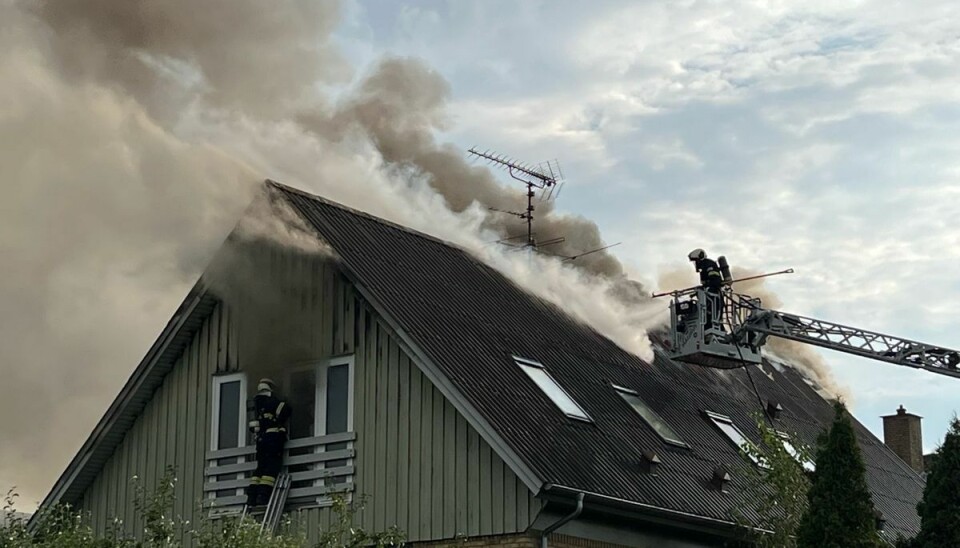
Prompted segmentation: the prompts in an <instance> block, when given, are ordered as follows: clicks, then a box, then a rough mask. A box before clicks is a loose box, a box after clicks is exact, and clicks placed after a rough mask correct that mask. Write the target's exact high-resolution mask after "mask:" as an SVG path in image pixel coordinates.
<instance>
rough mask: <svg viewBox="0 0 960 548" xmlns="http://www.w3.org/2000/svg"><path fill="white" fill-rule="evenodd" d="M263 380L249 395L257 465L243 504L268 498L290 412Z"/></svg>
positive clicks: (277, 473)
mask: <svg viewBox="0 0 960 548" xmlns="http://www.w3.org/2000/svg"><path fill="white" fill-rule="evenodd" d="M265 381H266V380H264V381H260V392H259V393H258V394H257V395H256V396H254V397H253V412H254V420H253V421H251V423H250V427H251V430H253V431H254V434H255V435H256V440H257V468H256V470H254V471H253V476H251V477H250V489H249V490H248V492H247V504H249V505H251V506H260V505H264V504H266V503H267V501H269V500H270V494H271V493H272V492H273V485H274V483H276V481H277V476H278V475H279V474H280V468H281V467H282V466H283V445H284V443H285V442H286V441H287V427H286V425H287V420H288V419H289V418H290V414H291V412H292V409H291V408H290V404H288V403H287V402H285V401H283V400H281V399H280V398H278V397H276V396H275V395H274V393H273V389H272V383H271V382H269V381H266V382H265ZM264 385H268V386H267V387H265V386H264ZM264 388H268V389H267V390H264Z"/></svg>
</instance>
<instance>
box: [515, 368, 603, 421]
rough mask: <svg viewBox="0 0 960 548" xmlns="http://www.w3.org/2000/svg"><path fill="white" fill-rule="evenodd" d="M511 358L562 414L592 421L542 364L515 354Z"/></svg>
mask: <svg viewBox="0 0 960 548" xmlns="http://www.w3.org/2000/svg"><path fill="white" fill-rule="evenodd" d="M513 360H514V361H515V362H516V363H517V365H519V366H520V369H523V372H524V373H526V374H527V376H528V377H530V379H531V380H533V382H535V383H536V384H537V386H539V387H540V390H543V393H544V394H546V395H547V397H548V398H550V400H551V401H552V402H553V403H554V404H556V406H557V407H559V408H560V410H561V411H563V412H564V414H566V415H567V416H568V417H570V418H573V419H578V420H582V421H588V422H592V420H591V419H590V416H589V415H587V413H586V411H584V410H583V408H582V407H580V406H579V405H578V404H577V402H575V401H573V398H571V397H570V395H569V394H567V392H566V391H565V390H564V389H563V388H561V386H560V385H559V384H557V381H555V380H553V377H551V376H550V373H548V372H547V370H546V369H544V368H543V365H542V364H540V363H537V362H535V361H532V360H527V359H524V358H518V357H516V356H514V358H513Z"/></svg>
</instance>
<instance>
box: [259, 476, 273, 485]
mask: <svg viewBox="0 0 960 548" xmlns="http://www.w3.org/2000/svg"><path fill="white" fill-rule="evenodd" d="M276 481H277V479H276V478H274V477H273V476H263V477H261V478H260V485H273V484H274V483H276Z"/></svg>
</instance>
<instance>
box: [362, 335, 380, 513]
mask: <svg viewBox="0 0 960 548" xmlns="http://www.w3.org/2000/svg"><path fill="white" fill-rule="evenodd" d="M365 332H366V333H365V337H366V345H365V348H364V367H365V368H366V372H365V374H364V379H365V381H364V387H363V390H364V398H365V400H366V401H365V402H364V405H365V407H366V409H365V410H364V417H365V419H364V420H365V422H364V428H365V430H364V431H363V432H362V433H361V434H362V435H363V439H364V440H365V443H364V448H365V449H364V454H363V455H362V458H363V463H364V468H365V470H364V471H363V477H364V483H363V488H364V493H375V492H376V491H377V488H378V485H377V460H378V459H377V449H378V444H377V433H378V430H377V321H376V318H373V317H371V318H370V323H369V325H368V326H367V327H366V329H365ZM363 526H364V527H366V528H368V529H369V528H373V527H374V512H373V508H372V507H370V508H369V509H368V510H367V511H365V512H363Z"/></svg>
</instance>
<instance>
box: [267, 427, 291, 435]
mask: <svg viewBox="0 0 960 548" xmlns="http://www.w3.org/2000/svg"><path fill="white" fill-rule="evenodd" d="M286 431H287V429H286V428H283V427H280V428H267V430H266V432H267V433H268V434H270V433H273V432H286Z"/></svg>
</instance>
